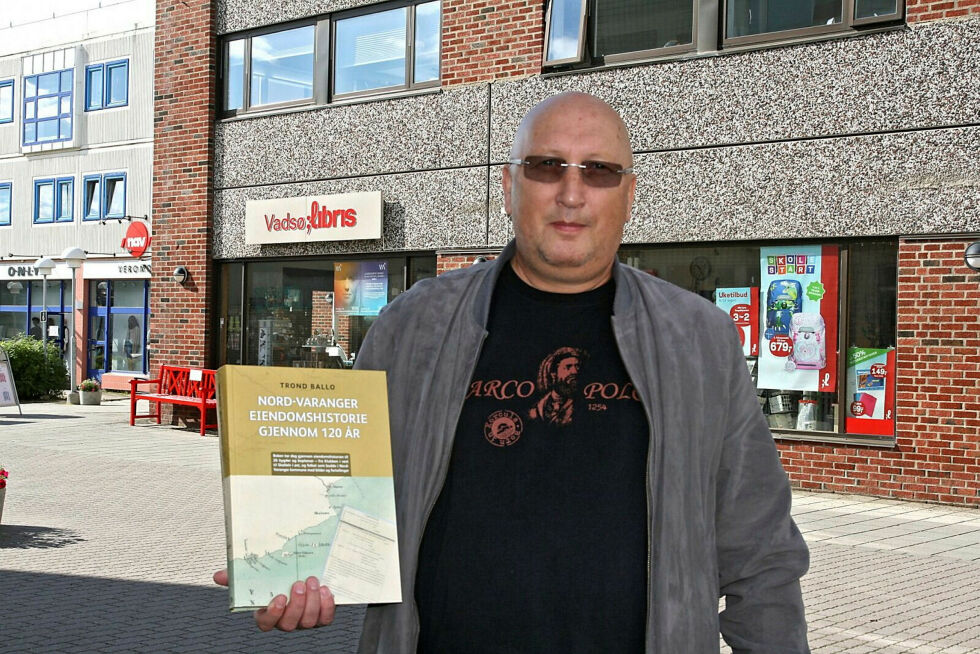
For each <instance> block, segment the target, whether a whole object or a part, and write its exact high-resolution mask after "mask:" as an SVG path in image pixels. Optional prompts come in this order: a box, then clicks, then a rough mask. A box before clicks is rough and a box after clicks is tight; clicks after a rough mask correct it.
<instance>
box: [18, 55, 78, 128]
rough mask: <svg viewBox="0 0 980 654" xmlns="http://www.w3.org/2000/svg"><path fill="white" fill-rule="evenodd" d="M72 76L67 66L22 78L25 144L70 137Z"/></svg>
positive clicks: (72, 72)
mask: <svg viewBox="0 0 980 654" xmlns="http://www.w3.org/2000/svg"><path fill="white" fill-rule="evenodd" d="M73 78H74V71H72V70H70V69H69V70H62V71H56V72H52V73H44V74H41V75H30V76H27V77H25V78H24V133H23V143H24V145H34V144H37V143H49V142H53V141H67V140H70V139H71V136H72V117H71V113H72V112H71V106H72V80H73Z"/></svg>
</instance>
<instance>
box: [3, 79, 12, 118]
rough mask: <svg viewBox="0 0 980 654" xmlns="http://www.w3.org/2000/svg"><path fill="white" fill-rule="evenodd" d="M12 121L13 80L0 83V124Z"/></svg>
mask: <svg viewBox="0 0 980 654" xmlns="http://www.w3.org/2000/svg"><path fill="white" fill-rule="evenodd" d="M13 119H14V80H12V79H7V80H3V81H0V123H9V122H12V121H13Z"/></svg>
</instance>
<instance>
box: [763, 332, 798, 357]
mask: <svg viewBox="0 0 980 654" xmlns="http://www.w3.org/2000/svg"><path fill="white" fill-rule="evenodd" d="M769 353H770V354H772V355H773V356H774V357H788V356H789V355H790V354H792V353H793V341H792V340H791V339H790V337H789V336H786V335H785V334H777V335H775V336H773V337H772V340H771V341H769Z"/></svg>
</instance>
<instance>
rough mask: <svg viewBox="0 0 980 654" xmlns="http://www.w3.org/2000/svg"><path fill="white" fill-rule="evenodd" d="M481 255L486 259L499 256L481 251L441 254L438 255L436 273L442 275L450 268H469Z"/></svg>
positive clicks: (489, 259)
mask: <svg viewBox="0 0 980 654" xmlns="http://www.w3.org/2000/svg"><path fill="white" fill-rule="evenodd" d="M480 257H482V258H483V259H484V260H486V261H492V260H493V259H496V258H497V255H496V254H482V253H479V252H472V253H453V254H439V255H438V256H437V257H436V274H437V275H441V274H442V273H444V272H449V271H450V270H459V269H460V268H468V267H470V266H472V265H473V264H474V263H477V259H479V258H480Z"/></svg>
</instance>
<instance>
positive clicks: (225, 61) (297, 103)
mask: <svg viewBox="0 0 980 654" xmlns="http://www.w3.org/2000/svg"><path fill="white" fill-rule="evenodd" d="M319 22H320V21H318V20H317V19H315V18H307V19H304V20H300V21H293V22H290V23H282V24H279V25H274V26H271V27H263V28H261V29H255V30H249V31H247V32H242V33H241V34H239V35H237V36H236V37H235V38H227V39H225V40H224V41H223V42H222V44H221V67H220V69H219V75H218V77H219V80H218V84H219V91H220V93H219V97H220V99H221V115H222V117H225V118H228V117H231V116H238V115H242V114H255V113H268V112H275V111H279V110H282V109H291V108H293V107H303V106H307V105H314V104H317V103H318V102H317V98H318V91H319V87H320V86H321V85H322V81H321V80H322V78H323V76H322V75H321V71H320V68H321V67H320V61H319V59H320V53H321V50H322V49H323V45H324V44H323V43H322V40H323V39H322V35H321V28H320V26H319V24H318V23H319ZM308 26H312V27H313V80H312V81H313V95H312V96H311V97H309V98H302V99H299V100H288V101H286V102H272V103H269V104H261V105H256V106H252V39H253V38H255V37H257V36H264V35H266V34H275V33H277V32H288V31H289V30H293V29H297V28H300V27H308ZM237 41H244V45H245V47H244V48H243V53H242V80H241V82H242V106H241V108H240V109H228V108H227V107H226V105H227V99H228V93H227V91H228V86H227V80H228V79H229V73H228V66H229V58H228V49H229V46H230V45H231V44H232V43H235V42H237ZM326 51H327V52H329V48H327V49H326ZM320 93H322V91H320Z"/></svg>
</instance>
